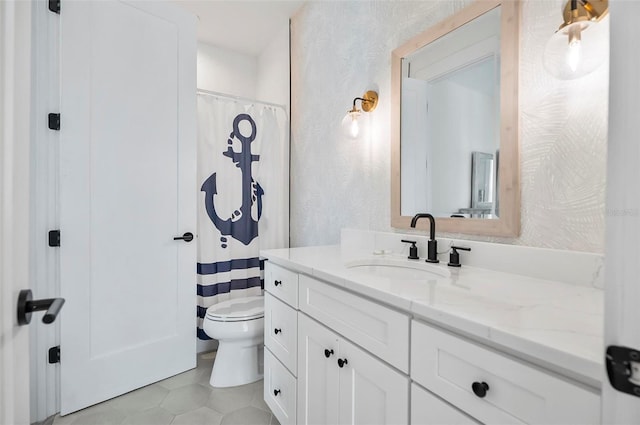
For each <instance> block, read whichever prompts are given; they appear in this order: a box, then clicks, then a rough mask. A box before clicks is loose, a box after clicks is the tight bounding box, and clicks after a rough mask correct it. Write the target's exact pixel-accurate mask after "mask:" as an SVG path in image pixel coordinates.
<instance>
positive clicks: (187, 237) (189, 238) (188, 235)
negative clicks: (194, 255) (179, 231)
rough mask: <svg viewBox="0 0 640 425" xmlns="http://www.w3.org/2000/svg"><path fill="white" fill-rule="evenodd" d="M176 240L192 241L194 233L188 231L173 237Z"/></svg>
mask: <svg viewBox="0 0 640 425" xmlns="http://www.w3.org/2000/svg"><path fill="white" fill-rule="evenodd" d="M173 240H174V241H185V242H191V241H192V240H193V233H191V232H187V233H185V234H184V235H182V236H176V237H175V238H173Z"/></svg>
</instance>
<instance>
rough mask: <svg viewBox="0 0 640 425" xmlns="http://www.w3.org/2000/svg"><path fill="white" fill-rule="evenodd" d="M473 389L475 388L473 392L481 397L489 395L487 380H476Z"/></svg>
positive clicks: (472, 385)
mask: <svg viewBox="0 0 640 425" xmlns="http://www.w3.org/2000/svg"><path fill="white" fill-rule="evenodd" d="M471 389H472V390H473V393H474V394H475V395H477V396H478V397H480V398H483V397H484V396H486V395H487V391H489V384H487V383H486V382H477V381H476V382H474V383H473V384H471Z"/></svg>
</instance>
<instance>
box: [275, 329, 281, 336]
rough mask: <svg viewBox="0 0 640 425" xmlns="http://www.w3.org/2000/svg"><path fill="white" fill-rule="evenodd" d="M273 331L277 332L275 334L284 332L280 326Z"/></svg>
mask: <svg viewBox="0 0 640 425" xmlns="http://www.w3.org/2000/svg"><path fill="white" fill-rule="evenodd" d="M273 332H275V334H276V335H278V334H279V333H280V332H282V329H280V328H275V329H274V330H273Z"/></svg>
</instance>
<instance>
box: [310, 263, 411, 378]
mask: <svg viewBox="0 0 640 425" xmlns="http://www.w3.org/2000/svg"><path fill="white" fill-rule="evenodd" d="M299 297H300V303H299V305H300V310H301V311H304V312H305V313H307V314H308V315H309V316H311V317H313V318H315V319H316V320H318V321H319V322H321V323H323V324H324V325H326V326H327V327H329V328H331V329H333V330H334V331H336V332H338V333H340V334H342V335H343V336H344V337H346V338H347V339H350V340H351V341H353V342H355V343H356V344H358V345H360V346H361V347H363V348H365V349H366V350H368V351H370V352H371V353H374V354H375V355H376V356H378V357H379V358H381V359H382V360H384V361H386V362H388V363H390V364H391V365H393V366H395V367H396V368H398V369H400V370H401V371H403V372H405V373H408V371H409V317H408V316H406V315H404V314H402V313H399V312H397V311H395V310H391V309H389V308H386V307H383V306H381V305H380V304H377V303H374V302H372V301H368V300H366V299H364V298H362V297H360V296H357V295H353V294H351V293H349V292H347V291H344V290H342V289H338V288H336V287H333V286H331V285H329V284H327V283H323V282H320V281H318V280H316V279H313V278H310V277H308V276H304V275H301V276H300V296H299Z"/></svg>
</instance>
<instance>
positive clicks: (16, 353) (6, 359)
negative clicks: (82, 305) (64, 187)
mask: <svg viewBox="0 0 640 425" xmlns="http://www.w3.org/2000/svg"><path fill="white" fill-rule="evenodd" d="M30 43H31V4H30V2H21V1H15V2H14V1H1V2H0V423H1V424H15V425H23V424H29V423H31V421H30V418H29V329H28V327H26V326H18V325H17V323H16V305H17V299H18V292H19V291H20V290H21V289H28V288H29V168H30V167H29V165H30V164H29V137H30V98H31V96H30V87H29V84H30V78H29V75H30V72H31V69H30V68H31V48H30V45H31V44H30ZM34 295H35V296H36V297H37V295H38V294H34ZM40 314H42V313H36V315H37V316H36V317H34V318H33V319H32V320H33V321H32V323H31V326H38V325H40V326H43V324H42V323H34V322H37V320H38V319H39V316H40Z"/></svg>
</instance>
